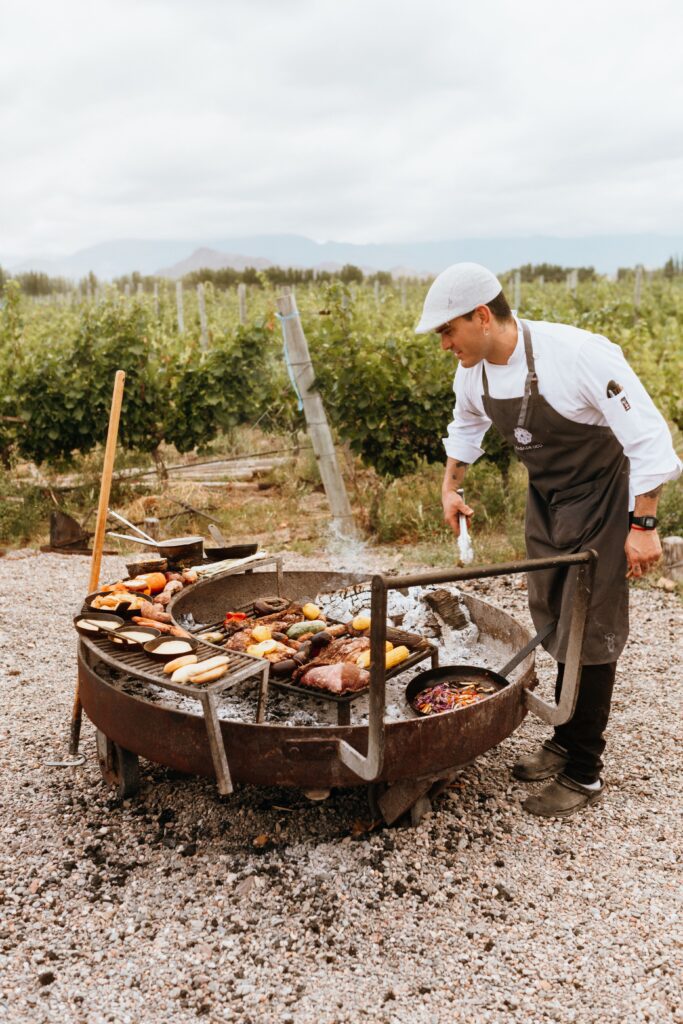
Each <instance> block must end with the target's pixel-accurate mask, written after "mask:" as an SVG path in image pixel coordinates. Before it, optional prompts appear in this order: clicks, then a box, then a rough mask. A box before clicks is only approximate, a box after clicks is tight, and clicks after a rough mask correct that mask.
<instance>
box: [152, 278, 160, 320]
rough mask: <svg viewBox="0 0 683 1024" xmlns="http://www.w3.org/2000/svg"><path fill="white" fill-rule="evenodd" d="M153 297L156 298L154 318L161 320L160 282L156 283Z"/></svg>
mask: <svg viewBox="0 0 683 1024" xmlns="http://www.w3.org/2000/svg"><path fill="white" fill-rule="evenodd" d="M152 295H153V296H154V316H155V318H156V319H157V320H158V319H159V282H158V281H155V282H154V290H153V292H152Z"/></svg>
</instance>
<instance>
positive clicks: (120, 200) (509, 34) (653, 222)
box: [0, 0, 683, 261]
mask: <svg viewBox="0 0 683 1024" xmlns="http://www.w3.org/2000/svg"><path fill="white" fill-rule="evenodd" d="M4 6H5V7H7V8H8V12H7V14H6V16H5V17H4V19H3V33H2V37H1V38H0V97H1V99H2V102H1V104H0V138H2V140H3V159H2V162H1V164H0V190H1V191H0V195H2V212H1V214H0V238H1V241H0V245H1V246H2V252H1V253H0V258H2V259H3V260H5V261H7V255H6V254H8V253H11V254H13V255H19V254H24V253H26V254H28V253H29V252H38V251H40V252H44V253H50V252H52V253H59V252H65V251H70V250H73V249H75V248H78V247H79V246H84V245H88V244H91V243H94V242H97V241H100V240H103V239H107V238H116V237H125V236H128V237H130V236H135V237H182V236H187V237H204V238H206V239H207V240H210V239H211V238H219V237H221V238H225V237H229V236H230V235H240V234H242V235H244V234H261V233H275V232H294V233H300V234H308V235H310V236H312V237H315V238H319V239H324V238H337V239H342V240H348V241H355V242H369V241H395V240H410V239H427V238H447V237H462V236H481V237H487V236H489V237H490V236H494V235H497V236H500V235H502V234H510V233H514V234H524V235H534V234H560V235H575V234H581V233H598V232H613V233H619V232H628V231H637V230H651V231H661V232H664V233H666V232H676V231H681V230H683V202H682V201H681V200H682V199H683V186H682V185H681V182H682V181H683V178H682V176H681V173H680V172H681V163H682V162H683V136H682V135H681V133H680V132H678V131H675V130H674V125H673V123H672V112H677V110H678V109H680V107H681V104H682V103H683V76H681V74H680V71H679V67H678V63H677V62H676V61H675V60H673V59H670V57H669V56H668V54H669V53H670V49H669V41H670V40H671V39H673V38H676V37H677V36H680V30H681V28H682V27H683V10H682V9H681V7H680V4H679V3H677V2H673V0H660V2H659V3H658V4H657V5H656V6H655V7H650V8H648V9H647V10H646V9H645V8H643V7H642V6H641V5H639V4H636V3H634V2H630V0H626V2H621V3H617V2H616V0H594V2H592V3H589V2H587V0H577V2H575V3H574V4H572V5H571V7H566V6H564V7H560V6H558V5H553V4H547V3H541V2H539V0H521V2H520V3H518V4H515V5H511V4H506V3H505V2H504V0H480V2H479V3H478V4H477V5H476V6H475V5H465V4H448V3H445V2H443V0H420V2H411V3H405V2H400V0H393V2H391V3H389V2H387V0H375V2H372V3H370V2H368V0H364V2H363V3H361V2H359V0H345V2H344V3H339V2H338V0H288V2H287V3H278V2H270V0H250V2H247V0H231V2H229V3H221V2H213V0H195V2H194V3H193V4H191V5H188V4H186V3H183V2H180V0H172V2H152V0H142V2H135V3H134V2H132V0H118V2H117V3H113V2H111V0H105V2H102V3H99V4H96V5H92V4H86V3H81V2H77V0H64V2H63V3H62V4H60V5H48V4H45V3H37V2H30V0H29V2H28V3H23V4H21V5H19V4H18V3H10V4H5V5H4Z"/></svg>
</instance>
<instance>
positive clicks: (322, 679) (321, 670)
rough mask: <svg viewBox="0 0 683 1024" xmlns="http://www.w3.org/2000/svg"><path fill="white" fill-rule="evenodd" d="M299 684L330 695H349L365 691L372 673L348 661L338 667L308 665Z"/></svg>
mask: <svg viewBox="0 0 683 1024" xmlns="http://www.w3.org/2000/svg"><path fill="white" fill-rule="evenodd" d="M299 682H300V683H303V684H304V685H305V686H310V687H314V688H315V689H318V690H327V691H328V692H329V693H348V692H349V691H350V690H362V689H364V687H366V686H367V685H368V684H369V682H370V673H369V672H368V671H367V670H366V669H364V668H359V667H358V665H352V664H350V663H349V662H348V661H342V662H338V663H337V664H336V665H319V666H318V667H317V668H310V667H309V666H308V665H307V666H306V667H305V670H304V674H303V675H302V677H301V678H300V680H299Z"/></svg>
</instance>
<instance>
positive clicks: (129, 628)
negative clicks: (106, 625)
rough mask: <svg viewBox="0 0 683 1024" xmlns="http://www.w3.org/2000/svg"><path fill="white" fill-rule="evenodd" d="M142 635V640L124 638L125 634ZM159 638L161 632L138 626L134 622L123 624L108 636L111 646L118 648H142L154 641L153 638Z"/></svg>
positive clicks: (149, 627)
mask: <svg viewBox="0 0 683 1024" xmlns="http://www.w3.org/2000/svg"><path fill="white" fill-rule="evenodd" d="M129 632H130V633H133V632H134V633H136V634H137V633H141V634H142V633H144V634H145V639H144V640H134V639H133V638H132V637H127V638H126V639H124V637H126V634H127V633H129ZM158 636H161V632H160V631H159V630H158V629H152V627H151V626H138V624H137V623H136V622H133V623H125V624H124V625H123V626H119V628H118V629H115V630H114V632H113V633H112V634H111V635H110V637H109V639H110V640H111V642H112V643H113V644H116V645H117V646H119V647H142V646H143V644H146V643H148V642H149V641H150V640H154V639H155V637H158Z"/></svg>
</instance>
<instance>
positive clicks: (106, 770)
mask: <svg viewBox="0 0 683 1024" xmlns="http://www.w3.org/2000/svg"><path fill="white" fill-rule="evenodd" d="M96 744H97V760H98V762H99V765H100V771H101V772H102V778H103V779H104V781H105V782H108V783H109V785H110V786H116V792H117V794H118V795H119V797H120V798H121V799H122V800H125V799H126V798H127V797H129V796H134V795H135V794H136V793H137V791H138V790H139V788H140V764H139V761H138V757H137V754H132V753H131V752H130V750H125V749H124V748H123V747H120V746H119V745H118V743H114V742H113V740H110V739H109V737H108V736H106V735H105V733H103V732H102V731H101V730H100V729H98V730H97V735H96Z"/></svg>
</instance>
